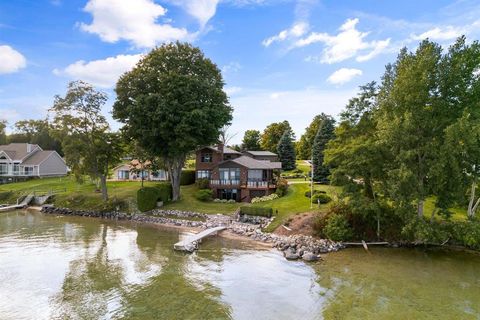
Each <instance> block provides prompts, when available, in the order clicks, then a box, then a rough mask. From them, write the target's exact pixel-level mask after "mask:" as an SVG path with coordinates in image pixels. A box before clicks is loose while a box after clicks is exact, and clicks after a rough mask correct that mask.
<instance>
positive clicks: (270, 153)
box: [245, 150, 277, 157]
mask: <svg viewBox="0 0 480 320" xmlns="http://www.w3.org/2000/svg"><path fill="white" fill-rule="evenodd" d="M245 152H248V153H250V154H251V155H254V156H272V157H273V156H277V154H276V153H273V152H270V151H254V150H253V151H250V150H248V151H245Z"/></svg>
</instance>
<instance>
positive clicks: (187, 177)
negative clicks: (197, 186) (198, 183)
mask: <svg viewBox="0 0 480 320" xmlns="http://www.w3.org/2000/svg"><path fill="white" fill-rule="evenodd" d="M194 183H195V170H182V175H181V176H180V185H181V186H188V185H190V184H194Z"/></svg>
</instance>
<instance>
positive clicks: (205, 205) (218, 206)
mask: <svg viewBox="0 0 480 320" xmlns="http://www.w3.org/2000/svg"><path fill="white" fill-rule="evenodd" d="M197 191H198V189H197V186H195V185H193V184H192V185H189V186H182V187H181V189H180V200H179V201H176V202H170V203H167V204H166V205H165V206H164V209H166V210H182V211H196V212H200V213H207V214H216V213H221V214H233V213H234V212H235V210H237V209H238V208H239V207H240V206H241V205H243V204H242V203H218V202H213V201H209V202H204V201H199V200H197V198H195V193H196V192H197Z"/></svg>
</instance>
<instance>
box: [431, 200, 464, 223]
mask: <svg viewBox="0 0 480 320" xmlns="http://www.w3.org/2000/svg"><path fill="white" fill-rule="evenodd" d="M434 208H435V197H430V198H428V199H427V200H426V201H425V206H424V208H423V210H424V214H425V216H427V217H430V216H431V214H432V212H433V209H434ZM450 211H452V213H453V215H452V217H451V219H452V220H456V221H464V220H466V219H467V208H466V207H465V208H461V207H453V208H450ZM435 218H436V219H441V217H439V216H436V217H435Z"/></svg>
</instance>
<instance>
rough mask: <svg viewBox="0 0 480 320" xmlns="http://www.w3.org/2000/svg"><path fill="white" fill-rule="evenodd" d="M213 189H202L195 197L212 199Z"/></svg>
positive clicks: (205, 199) (204, 199) (202, 199)
mask: <svg viewBox="0 0 480 320" xmlns="http://www.w3.org/2000/svg"><path fill="white" fill-rule="evenodd" d="M212 196H213V191H212V190H210V189H200V190H198V191H197V192H196V193H195V198H197V200H200V201H210V200H212Z"/></svg>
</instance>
